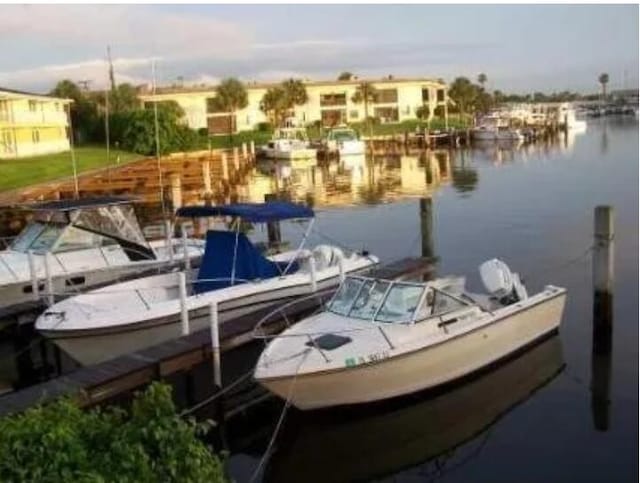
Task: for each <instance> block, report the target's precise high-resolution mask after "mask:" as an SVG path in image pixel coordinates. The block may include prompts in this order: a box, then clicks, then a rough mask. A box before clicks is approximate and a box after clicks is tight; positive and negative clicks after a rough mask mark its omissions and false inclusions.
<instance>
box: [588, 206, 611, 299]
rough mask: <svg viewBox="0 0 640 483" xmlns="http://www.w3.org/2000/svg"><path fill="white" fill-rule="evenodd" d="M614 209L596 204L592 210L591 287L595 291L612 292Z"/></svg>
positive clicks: (601, 292)
mask: <svg viewBox="0 0 640 483" xmlns="http://www.w3.org/2000/svg"><path fill="white" fill-rule="evenodd" d="M613 222H614V211H613V207H611V206H596V208H595V212H594V240H593V289H594V291H595V293H600V294H612V292H613V245H614V242H613V238H614V226H613V224H614V223H613Z"/></svg>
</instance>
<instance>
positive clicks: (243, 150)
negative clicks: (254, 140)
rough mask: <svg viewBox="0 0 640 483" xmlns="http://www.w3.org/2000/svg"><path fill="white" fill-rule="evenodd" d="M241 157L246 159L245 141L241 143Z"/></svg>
mask: <svg viewBox="0 0 640 483" xmlns="http://www.w3.org/2000/svg"><path fill="white" fill-rule="evenodd" d="M242 159H244V160H245V161H246V159H247V143H246V142H245V143H242Z"/></svg>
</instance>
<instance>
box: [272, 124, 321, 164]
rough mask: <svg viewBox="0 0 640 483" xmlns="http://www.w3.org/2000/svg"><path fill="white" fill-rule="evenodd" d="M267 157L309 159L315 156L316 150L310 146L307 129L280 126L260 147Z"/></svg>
mask: <svg viewBox="0 0 640 483" xmlns="http://www.w3.org/2000/svg"><path fill="white" fill-rule="evenodd" d="M261 151H262V155H263V156H264V157H266V158H268V159H285V160H294V159H310V158H315V157H316V154H317V153H316V150H315V149H313V148H312V147H310V144H309V138H308V137H307V131H306V129H304V128H295V127H289V128H281V129H277V130H276V131H275V132H274V135H273V139H271V140H270V141H269V142H268V143H267V144H266V145H265V146H263V147H262V149H261Z"/></svg>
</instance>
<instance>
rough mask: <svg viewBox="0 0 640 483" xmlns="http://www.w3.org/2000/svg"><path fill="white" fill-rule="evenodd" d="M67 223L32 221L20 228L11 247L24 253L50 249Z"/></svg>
mask: <svg viewBox="0 0 640 483" xmlns="http://www.w3.org/2000/svg"><path fill="white" fill-rule="evenodd" d="M66 227H67V225H62V224H57V223H56V224H49V223H42V222H39V221H34V222H32V223H29V225H27V227H26V228H25V229H24V230H22V233H20V235H18V237H17V238H16V239H15V240H14V241H13V243H12V244H11V249H12V250H15V251H17V252H23V253H26V252H27V251H28V250H33V251H35V252H46V251H49V250H51V248H53V246H54V245H55V243H56V241H57V240H58V238H60V235H61V234H62V232H63V231H64V229H65V228H66Z"/></svg>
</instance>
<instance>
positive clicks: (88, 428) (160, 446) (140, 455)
mask: <svg viewBox="0 0 640 483" xmlns="http://www.w3.org/2000/svg"><path fill="white" fill-rule="evenodd" d="M208 429H209V425H207V424H200V425H198V424H196V423H194V422H193V421H192V420H184V419H181V418H180V417H179V416H178V415H177V414H176V410H175V406H174V404H173V401H172V400H171V388H170V387H169V386H167V385H162V384H158V383H155V384H152V385H151V386H150V387H149V388H148V389H147V390H146V391H145V392H144V393H138V394H136V396H135V399H134V401H133V404H132V406H131V409H130V410H128V411H126V410H123V409H120V408H116V407H107V408H104V409H93V410H88V411H83V410H82V409H80V408H78V407H77V406H76V405H75V404H74V403H72V402H71V401H69V400H60V401H57V402H53V403H51V404H49V405H46V406H38V407H34V408H31V409H29V410H27V411H26V412H24V413H22V414H16V415H10V416H6V417H4V418H2V419H0V434H2V437H1V438H0V454H2V458H0V480H1V481H15V482H21V481H25V482H26V481H43V482H53V481H78V482H96V483H98V482H107V481H121V482H131V483H133V482H142V483H151V482H156V481H163V482H179V481H180V482H182V481H184V482H200V481H208V482H223V481H225V477H224V473H223V467H222V462H221V460H220V459H219V458H218V457H216V455H214V454H213V453H212V452H211V450H210V449H209V448H208V447H207V446H206V445H205V444H204V443H203V442H202V441H201V440H200V439H199V436H200V435H201V434H203V433H204V432H206V431H207V430H208Z"/></svg>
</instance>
